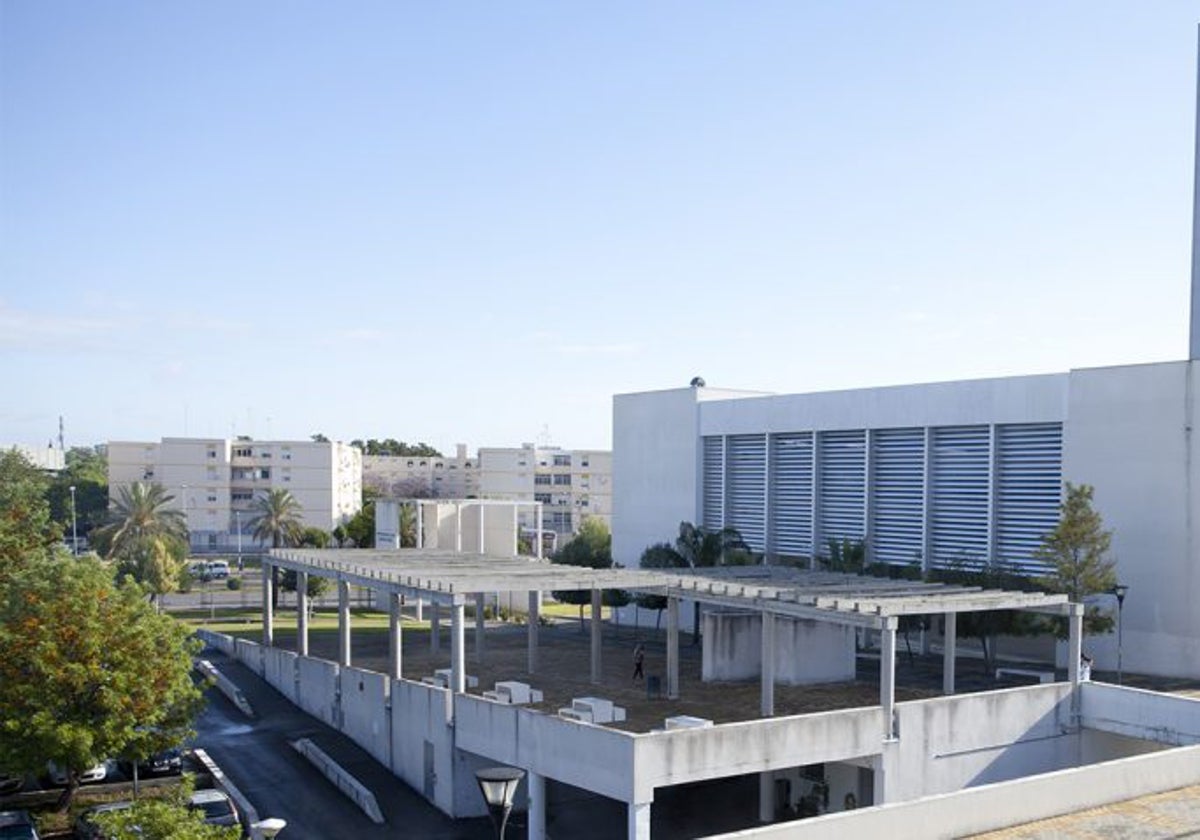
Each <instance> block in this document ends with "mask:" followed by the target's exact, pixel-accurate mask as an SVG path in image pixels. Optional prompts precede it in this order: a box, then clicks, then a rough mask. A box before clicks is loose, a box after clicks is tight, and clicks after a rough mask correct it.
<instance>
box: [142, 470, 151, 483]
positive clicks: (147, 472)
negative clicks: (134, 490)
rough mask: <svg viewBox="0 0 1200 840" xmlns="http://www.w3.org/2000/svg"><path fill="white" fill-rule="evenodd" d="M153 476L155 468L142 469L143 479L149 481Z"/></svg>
mask: <svg viewBox="0 0 1200 840" xmlns="http://www.w3.org/2000/svg"><path fill="white" fill-rule="evenodd" d="M152 478H154V470H152V469H145V470H142V481H149V480H150V479H152Z"/></svg>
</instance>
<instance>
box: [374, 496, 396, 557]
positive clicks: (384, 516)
mask: <svg viewBox="0 0 1200 840" xmlns="http://www.w3.org/2000/svg"><path fill="white" fill-rule="evenodd" d="M375 547H376V548H392V549H395V548H399V547H400V503H399V502H396V501H393V500H391V499H376V500H375Z"/></svg>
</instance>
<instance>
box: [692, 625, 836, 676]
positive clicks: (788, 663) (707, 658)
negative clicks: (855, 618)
mask: <svg viewBox="0 0 1200 840" xmlns="http://www.w3.org/2000/svg"><path fill="white" fill-rule="evenodd" d="M701 623H702V625H703V633H704V664H703V670H702V673H703V679H704V680H706V681H709V680H750V679H758V678H759V677H760V675H761V673H762V616H761V615H759V614H758V613H741V612H717V611H713V612H706V613H703V614H702V618H701ZM854 676H855V661H854V630H853V629H852V628H850V627H845V626H840V625H837V624H829V623H828V622H823V621H807V620H802V619H793V618H784V617H777V618H776V619H775V681H776V682H777V683H780V684H781V685H806V684H809V683H824V682H843V681H846V680H853V679H854Z"/></svg>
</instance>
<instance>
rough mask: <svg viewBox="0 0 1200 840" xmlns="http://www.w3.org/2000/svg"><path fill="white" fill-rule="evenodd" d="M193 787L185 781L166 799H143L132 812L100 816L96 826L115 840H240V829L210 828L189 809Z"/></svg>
mask: <svg viewBox="0 0 1200 840" xmlns="http://www.w3.org/2000/svg"><path fill="white" fill-rule="evenodd" d="M192 790H193V786H192V784H191V782H190V781H186V780H185V781H184V783H183V784H181V785H180V786H179V788H178V789H177V790H176V792H175V793H173V794H171V795H169V796H167V797H164V798H162V799H140V800H137V801H135V802H134V803H133V807H132V808H125V809H122V810H119V811H110V812H108V813H104V814H99V815H98V816H97V817H96V824H97V826H99V827H100V828H101V829H102V834H103V836H104V837H107V838H112V840H237V838H239V837H241V836H242V832H241V827H240V826H232V825H231V826H220V825H208V824H207V823H205V822H204V812H203V811H201V810H199V809H192V808H188V807H187V806H188V798H189V797H190V796H191V793H192Z"/></svg>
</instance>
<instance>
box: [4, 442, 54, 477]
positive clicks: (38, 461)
mask: <svg viewBox="0 0 1200 840" xmlns="http://www.w3.org/2000/svg"><path fill="white" fill-rule="evenodd" d="M13 449H15V450H16V451H17V452H18V453H19V454H20V455H21V456H22V457H23V458H24V459H25V460H26V461H28V462H29V463H31V464H33V465H34V466H35V467H37V468H38V469H39V470H45V471H46V472H58V471H59V470H62V469H64V468H65V467H66V466H67V453H66V452H65V451H64V450H63V449H62V448H61V447H58V446H54V445H53V444H47V445H46V446H27V445H25V444H23V443H5V444H0V452H8V451H10V450H13Z"/></svg>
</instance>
